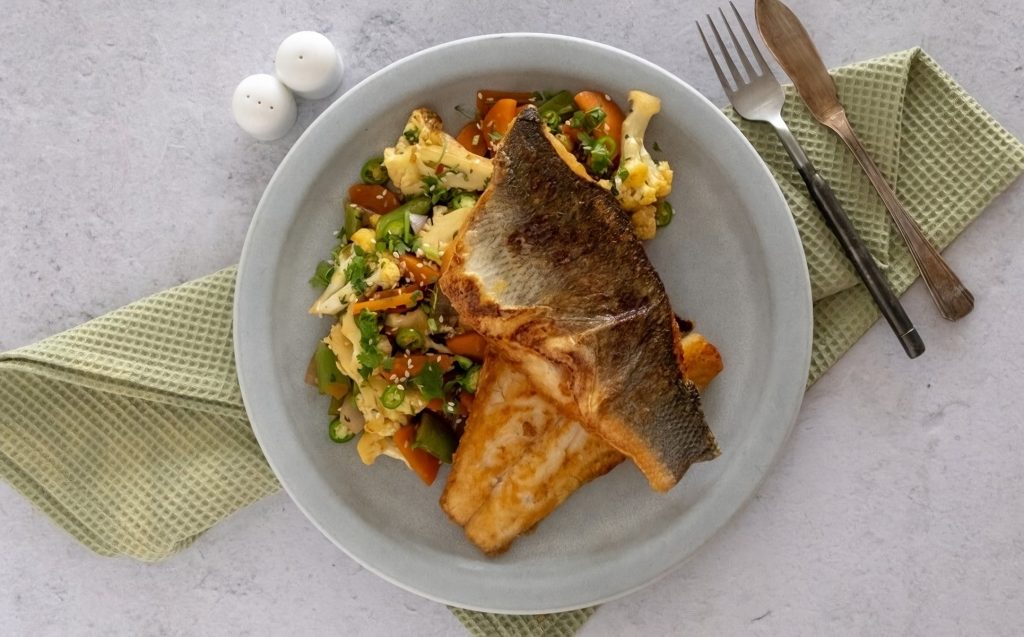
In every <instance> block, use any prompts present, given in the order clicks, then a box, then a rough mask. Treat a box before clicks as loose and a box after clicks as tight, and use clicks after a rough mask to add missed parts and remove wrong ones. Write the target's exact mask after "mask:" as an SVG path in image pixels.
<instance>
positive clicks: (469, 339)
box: [445, 332, 487, 361]
mask: <svg viewBox="0 0 1024 637" xmlns="http://www.w3.org/2000/svg"><path fill="white" fill-rule="evenodd" d="M445 345H446V346H447V347H448V349H450V350H451V351H452V353H454V354H458V355H460V356H465V357H466V358H472V359H474V360H478V361H482V360H483V359H484V354H486V353H487V341H485V340H484V337H483V336H480V334H478V333H477V332H466V333H464V334H459V335H457V336H452V337H451V338H449V339H448V340H447V341H446V342H445Z"/></svg>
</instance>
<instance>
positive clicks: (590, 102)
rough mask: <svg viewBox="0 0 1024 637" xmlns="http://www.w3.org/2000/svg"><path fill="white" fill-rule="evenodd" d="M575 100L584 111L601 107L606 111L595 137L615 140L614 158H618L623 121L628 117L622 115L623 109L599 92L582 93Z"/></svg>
mask: <svg viewBox="0 0 1024 637" xmlns="http://www.w3.org/2000/svg"><path fill="white" fill-rule="evenodd" d="M573 99H574V101H575V102H576V106H578V107H579V108H580V110H582V111H589V110H590V109H592V108H594V107H597V106H600V107H601V110H603V111H604V121H603V122H601V125H600V126H598V127H597V129H596V130H595V131H594V137H600V136H602V135H608V136H609V137H611V138H612V139H613V140H615V155H614V156H615V157H618V154H619V147H620V146H622V120H623V119H625V117H626V116H625V115H624V114H623V113H622V109H621V108H619V106H618V104H616V103H615V102H613V101H612V99H611V98H609V97H607V96H606V95H605V94H604V93H598V92H597V91H581V92H579V93H577V94H576V96H575V97H574V98H573Z"/></svg>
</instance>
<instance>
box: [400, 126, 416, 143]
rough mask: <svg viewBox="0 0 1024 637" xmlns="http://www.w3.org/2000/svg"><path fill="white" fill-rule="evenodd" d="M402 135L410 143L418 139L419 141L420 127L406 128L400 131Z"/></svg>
mask: <svg viewBox="0 0 1024 637" xmlns="http://www.w3.org/2000/svg"><path fill="white" fill-rule="evenodd" d="M402 136H403V137H405V139H406V140H407V141H408V142H409V143H410V144H415V143H417V142H418V141H420V129H418V128H410V129H407V130H405V131H403V132H402Z"/></svg>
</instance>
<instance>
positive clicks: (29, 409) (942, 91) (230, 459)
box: [0, 49, 1024, 637]
mask: <svg viewBox="0 0 1024 637" xmlns="http://www.w3.org/2000/svg"><path fill="white" fill-rule="evenodd" d="M835 78H836V84H837V86H838V88H839V93H840V96H841V98H842V100H843V102H844V103H845V105H846V108H847V111H848V114H849V117H850V119H851V120H852V121H853V124H854V126H855V128H856V129H857V131H858V133H859V134H860V136H861V138H862V140H863V142H864V145H865V146H866V147H867V148H868V150H869V152H871V154H872V155H873V157H874V158H875V160H876V162H877V163H878V165H879V166H880V167H881V169H882V170H883V172H884V173H885V174H886V176H887V177H888V178H889V180H890V182H891V183H893V184H894V185H895V187H896V190H897V193H898V195H899V196H900V198H901V199H902V201H903V203H904V205H905V206H906V208H907V210H908V211H909V212H910V213H911V214H912V215H914V217H915V218H916V219H917V220H918V222H919V223H920V224H921V226H922V227H923V228H924V230H925V232H926V233H927V234H928V236H929V237H930V238H931V239H932V240H933V241H934V242H935V243H936V244H937V245H939V246H942V247H944V246H946V245H947V244H948V243H949V242H950V241H952V240H953V238H954V237H956V235H957V234H959V233H960V232H961V231H962V230H963V228H964V227H965V226H966V225H967V224H968V223H970V222H971V221H972V220H973V219H974V218H975V217H976V216H977V215H978V214H979V213H980V212H981V210H982V209H983V208H984V207H985V206H986V205H987V204H988V202H989V201H990V200H991V199H992V198H993V197H995V196H996V195H997V194H998V193H999V192H1001V191H1002V190H1003V189H1004V188H1006V186H1007V185H1009V184H1010V182H1012V181H1013V179H1014V178H1015V177H1016V176H1017V175H1018V174H1019V173H1020V172H1021V170H1022V169H1024V146H1022V145H1021V143H1020V142H1019V141H1017V140H1016V139H1014V138H1013V137H1012V136H1011V135H1010V134H1009V133H1007V132H1006V131H1005V130H1004V129H1003V128H1002V127H1000V126H999V124H998V123H996V122H995V121H994V120H993V119H992V118H991V117H990V116H989V115H988V114H987V113H986V112H985V111H984V110H982V108H981V107H980V106H979V105H978V104H977V103H976V102H975V101H974V100H972V99H971V98H970V97H969V96H968V95H967V94H966V93H964V91H963V90H962V89H961V88H960V87H959V86H957V85H956V83H955V82H954V81H953V80H952V79H951V78H950V77H949V76H948V75H947V74H946V73H944V72H943V71H942V70H941V69H940V68H939V67H938V66H937V65H936V64H935V62H934V61H932V60H931V58H929V57H928V56H927V55H925V54H924V53H922V52H921V51H919V50H917V49H914V50H911V51H905V52H902V53H897V54H893V55H889V56H885V57H882V58H878V59H875V60H871V61H868V62H863V63H860V64H854V65H851V66H848V67H844V68H842V69H839V70H838V71H836V72H835ZM727 112H728V111H727ZM730 117H732V118H733V120H734V121H736V122H737V124H738V126H739V127H740V129H741V130H742V131H743V132H744V134H745V135H746V136H747V137H748V138H749V139H750V140H751V142H752V143H753V145H754V147H755V148H757V150H758V152H759V153H761V156H762V157H764V159H765V161H766V162H767V163H768V166H769V167H770V168H771V170H772V172H773V174H774V175H775V177H776V179H777V180H778V182H779V184H780V185H781V187H782V190H783V193H784V194H785V196H786V199H787V201H788V202H789V205H790V207H791V209H792V211H793V215H794V217H795V218H796V221H797V225H798V227H799V230H800V236H801V238H802V240H803V244H804V249H805V251H806V254H807V261H808V266H809V270H810V275H811V285H812V289H813V294H814V299H815V304H814V351H813V360H812V363H811V370H810V377H809V379H808V382H809V383H812V382H814V381H815V380H816V379H817V378H818V377H819V376H820V375H821V374H822V373H824V371H825V370H827V369H828V368H829V367H830V366H831V365H832V364H833V363H834V362H835V361H836V359H838V358H839V357H840V356H841V355H842V354H843V353H844V352H845V351H846V350H847V349H849V347H850V346H851V345H852V344H853V343H854V342H855V341H856V340H857V339H858V338H860V336H861V335H862V334H863V333H864V332H865V331H866V330H867V329H868V327H870V326H871V324H872V323H873V322H874V321H875V320H876V319H877V318H878V312H877V310H876V309H875V307H874V305H873V304H872V302H871V299H870V297H869V296H868V294H867V293H866V292H865V290H864V288H863V286H861V285H859V283H858V280H857V277H856V275H855V274H854V273H853V271H852V270H851V268H850V267H849V265H848V264H847V262H846V261H845V259H844V258H843V256H842V253H841V251H840V249H839V246H838V245H837V243H836V242H835V240H834V238H833V237H832V235H831V234H830V233H829V232H828V230H827V229H826V228H825V226H824V224H823V222H822V221H821V217H820V215H819V214H818V212H817V210H816V209H815V208H814V206H813V204H812V203H811V201H810V200H809V199H808V197H807V194H806V191H805V190H804V186H803V183H802V182H801V180H800V177H799V175H798V174H797V173H796V171H795V170H793V167H792V165H791V164H790V162H789V159H788V157H787V156H786V155H785V152H784V151H783V149H782V147H781V145H779V143H778V140H777V139H776V138H775V135H774V133H773V132H772V131H771V129H770V128H769V127H768V126H766V125H759V124H751V123H749V122H740V121H739V120H738V118H736V117H735V115H732V114H730ZM785 117H786V119H787V121H788V122H789V124H790V126H791V127H792V128H793V131H794V133H795V134H796V136H797V138H798V139H799V140H800V141H801V143H802V144H804V146H805V148H806V149H807V152H808V154H809V155H810V157H811V158H812V160H813V161H814V162H815V163H816V164H817V166H818V168H819V169H820V170H821V171H822V173H823V174H824V175H826V177H827V178H828V179H829V180H830V182H831V183H832V185H833V187H834V189H835V191H836V193H837V195H838V196H839V198H840V200H841V201H843V202H844V204H845V206H846V208H847V211H848V212H849V213H850V215H851V216H852V217H853V219H854V223H855V224H856V226H857V228H858V229H859V230H860V232H861V233H862V235H863V237H864V238H865V240H866V241H867V243H868V245H869V246H870V248H871V251H872V253H873V254H874V256H875V258H876V259H877V260H878V262H879V263H880V264H881V265H882V266H883V268H884V269H885V270H886V272H887V274H888V276H889V279H890V281H891V282H892V284H893V286H894V287H895V288H896V289H897V290H898V291H900V292H902V291H903V290H905V289H906V288H907V286H909V285H910V283H911V282H912V281H913V280H914V279H915V278H916V277H917V272H916V270H915V268H914V265H913V262H912V261H911V259H910V256H909V253H908V252H907V250H906V249H905V247H904V246H903V244H902V240H901V239H900V238H899V236H898V235H897V234H896V233H894V232H893V230H892V226H891V225H890V223H889V220H888V219H887V217H886V212H885V209H884V208H883V206H882V204H881V202H880V201H879V200H878V198H877V196H875V194H874V192H873V191H872V190H871V186H870V184H869V183H868V181H867V178H866V177H865V176H864V175H863V174H862V173H861V171H860V169H859V168H858V167H857V165H856V162H855V160H854V159H853V157H852V156H850V154H849V153H847V152H846V150H845V148H844V147H843V146H842V144H841V142H839V140H838V139H837V138H835V137H834V136H833V135H832V134H831V133H830V132H828V131H827V130H825V129H824V128H822V127H820V126H819V125H818V124H816V123H815V122H814V120H813V119H812V118H811V117H810V115H809V114H808V113H807V111H806V110H805V108H804V106H803V104H802V103H801V102H800V101H799V99H797V98H794V96H793V94H792V91H791V90H790V91H788V93H787V101H786V108H785ZM961 269H963V270H965V271H966V273H967V275H968V279H969V272H970V268H969V265H968V266H967V267H962V268H961ZM234 280H235V271H234V269H233V268H228V269H226V270H223V271H221V272H218V273H216V274H213V275H210V276H207V277H205V278H202V279H199V280H197V281H193V282H190V283H186V284H184V285H181V286H178V287H176V288H174V289H171V290H168V291H166V292H162V293H160V294H157V295H155V296H152V297H149V298H147V299H143V300H141V301H138V302H136V303H133V304H131V305H129V306H127V307H124V308H122V309H119V310H116V311H114V312H112V313H110V314H108V315H106V316H103V317H100V318H97V319H95V320H92V321H90V322H88V323H86V324H84V325H82V326H80V327H77V328H74V329H72V330H69V331H67V332H64V333H62V334H58V335H56V336H53V337H51V338H48V339H46V340H44V341H42V342H39V343H36V344H34V345H30V346H28V347H24V348H21V349H18V350H14V351H12V352H8V353H6V354H2V355H0V477H3V478H4V479H6V480H7V481H9V482H10V483H11V484H12V485H14V487H15V488H16V489H18V490H19V491H20V492H21V493H22V494H24V495H25V497H27V498H28V499H29V500H31V501H32V502H33V503H34V504H35V505H36V506H37V507H39V508H40V509H41V510H42V511H43V512H44V513H46V514H47V515H48V516H49V517H50V518H52V519H53V520H54V521H55V522H56V523H57V524H58V525H59V526H61V527H62V528H64V529H65V530H66V531H67V532H69V533H70V534H71V535H73V536H74V537H75V538H76V539H78V540H79V541H80V542H82V543H83V544H85V545H86V546H88V547H89V548H91V549H93V550H94V551H96V552H98V553H101V554H103V555H128V556H131V557H134V558H137V559H141V560H158V559H161V558H163V557H166V556H167V555H170V554H171V553H174V552H175V551H177V550H180V549H181V548H183V547H185V546H187V545H188V544H189V543H190V542H191V541H192V540H193V539H194V538H195V537H196V536H197V535H198V534H199V533H201V532H202V531H204V530H205V529H207V528H209V527H210V526H211V525H213V524H215V523H216V522H217V521H218V520H221V519H223V518H224V517H226V516H227V515H229V514H230V513H232V512H233V511H236V510H238V509H239V508H241V507H243V506H246V505H247V504H249V503H251V502H253V501H255V500H257V499H259V498H261V497H263V496H264V495H267V494H268V493H271V492H273V491H275V490H276V489H278V484H277V481H276V480H275V478H274V476H273V473H272V472H271V471H270V469H269V467H268V466H267V464H266V462H265V461H264V459H263V456H262V454H261V453H260V449H259V446H258V445H257V444H256V441H255V439H254V437H253V435H252V432H251V430H250V429H249V425H248V422H247V421H246V418H245V412H244V409H243V407H242V402H241V395H240V393H239V390H238V385H237V382H236V379H235V369H234V359H233V356H232V350H231V304H232V293H233V289H234ZM452 612H453V613H455V616H456V617H458V619H459V620H460V621H461V622H462V623H463V624H464V625H465V626H466V628H467V629H468V630H469V631H470V632H471V633H472V634H474V635H481V636H482V635H493V636H499V637H501V636H513V635H516V636H518V635H529V636H537V637H540V636H550V637H555V636H565V637H569V636H571V635H573V634H574V633H575V632H576V631H577V630H578V629H579V627H580V626H582V625H583V623H584V622H585V621H586V620H587V618H589V617H590V615H591V614H592V613H593V612H594V609H592V608H590V609H584V610H579V611H574V612H570V613H558V614H554V615H541V616H522V617H516V616H508V615H489V614H486V613H476V612H471V611H465V610H462V609H452Z"/></svg>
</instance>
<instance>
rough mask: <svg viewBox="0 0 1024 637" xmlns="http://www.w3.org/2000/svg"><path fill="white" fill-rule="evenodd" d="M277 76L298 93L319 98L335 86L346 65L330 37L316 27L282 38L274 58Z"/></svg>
mask: <svg viewBox="0 0 1024 637" xmlns="http://www.w3.org/2000/svg"><path fill="white" fill-rule="evenodd" d="M274 69H275V71H276V72H277V78H278V79H279V80H281V81H282V82H284V83H285V85H286V86H287V87H288V88H290V89H291V90H292V91H294V92H295V94H296V95H298V96H299V97H304V98H306V99H310V100H318V99H320V98H322V97H327V96H328V95H330V94H331V93H333V92H334V91H336V90H338V86H339V85H341V76H342V75H343V74H344V72H345V65H344V63H342V61H341V54H340V53H338V50H337V49H335V48H334V45H333V44H331V41H330V40H328V39H327V38H326V37H324V36H323V35H322V34H320V33H317V32H315V31H299V32H298V33H293V34H291V35H289V36H288V37H287V38H285V39H284V42H282V43H281V46H279V47H278V48H277V56H276V57H275V58H274Z"/></svg>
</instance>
